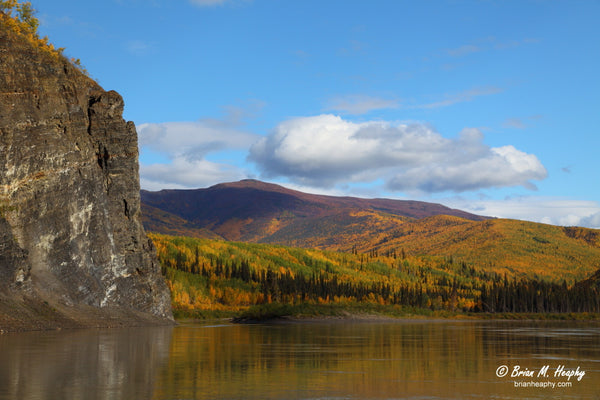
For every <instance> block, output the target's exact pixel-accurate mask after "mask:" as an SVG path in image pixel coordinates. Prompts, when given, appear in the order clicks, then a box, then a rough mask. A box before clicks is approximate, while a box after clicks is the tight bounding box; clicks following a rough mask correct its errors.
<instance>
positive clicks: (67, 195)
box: [0, 13, 172, 329]
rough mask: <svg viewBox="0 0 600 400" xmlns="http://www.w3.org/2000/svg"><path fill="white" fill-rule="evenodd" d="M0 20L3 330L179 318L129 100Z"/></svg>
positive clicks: (0, 306) (0, 288) (0, 281)
mask: <svg viewBox="0 0 600 400" xmlns="http://www.w3.org/2000/svg"><path fill="white" fill-rule="evenodd" d="M5 18H7V17H6V16H4V15H3V14H2V13H0V71H1V73H0V329H44V328H54V327H78V326H116V325H132V324H139V323H146V322H150V321H153V322H160V321H169V320H172V314H171V309H170V296H169V292H168V289H167V287H166V284H165V282H164V280H163V278H162V276H161V274H160V267H159V264H158V261H157V258H156V255H155V251H154V247H153V245H152V242H151V241H150V240H149V239H148V238H147V236H146V234H145V232H144V229H143V227H142V225H141V221H140V195H139V190H140V187H139V175H138V148H137V133H136V130H135V126H134V124H133V123H132V122H125V121H124V119H123V117H122V112H123V99H122V98H121V96H120V95H119V94H118V93H116V92H114V91H108V92H107V91H104V90H103V89H102V88H101V87H100V86H99V85H98V84H97V83H96V82H94V81H93V80H92V79H90V78H89V77H87V76H86V75H85V74H83V73H82V72H81V71H80V70H79V69H78V68H77V67H75V66H73V65H72V64H71V63H70V62H69V61H68V60H66V59H65V58H64V57H62V56H60V55H58V53H56V52H53V51H51V50H50V49H48V48H45V47H44V46H40V45H39V43H36V42H33V41H32V40H30V39H28V38H27V37H25V36H23V35H21V34H17V33H15V32H13V31H12V30H11V29H10V28H9V27H8V26H7V25H6V24H4V22H5V21H6V20H5Z"/></svg>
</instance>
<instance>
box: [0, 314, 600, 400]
mask: <svg viewBox="0 0 600 400" xmlns="http://www.w3.org/2000/svg"><path fill="white" fill-rule="evenodd" d="M524 398H530V399H549V398H556V399H565V398H572V399H600V323H597V322H573V321H553V322H533V321H525V322H522V321H521V322H516V321H420V320H402V321H369V322H365V321H354V322H353V321H337V320H333V321H310V322H301V323H296V322H286V323H273V324H258V325H238V324H230V323H227V322H223V321H218V322H212V323H202V324H181V325H179V326H176V327H157V328H154V327H153V328H130V329H112V330H76V331H52V332H28V333H11V334H4V335H0V399H29V400H37V399H61V400H62V399H156V400H167V399H169V400H171V399H173V400H174V399H261V400H264V399H311V400H316V399H332V400H334V399H335V400H338V399H524Z"/></svg>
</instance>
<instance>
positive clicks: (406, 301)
mask: <svg viewBox="0 0 600 400" xmlns="http://www.w3.org/2000/svg"><path fill="white" fill-rule="evenodd" d="M151 238H152V240H153V241H154V243H155V245H156V247H157V250H158V256H159V260H160V262H161V265H162V271H163V274H164V275H165V277H166V278H167V282H168V285H169V287H170V289H171V293H172V302H173V307H174V310H175V312H176V314H177V313H178V314H179V315H202V314H203V313H204V312H211V311H215V310H219V311H228V312H234V313H239V312H241V311H244V310H246V309H248V308H249V307H251V306H253V305H264V304H273V303H276V304H282V305H296V306H297V305H300V304H303V305H310V304H314V305H331V304H337V305H346V306H348V305H357V304H362V305H381V306H387V307H391V308H394V309H396V310H397V311H398V312H401V313H414V312H419V310H421V311H422V310H432V311H439V310H445V311H451V312H474V313H481V312H491V313H496V312H522V313H532V312H536V313H540V312H553V313H568V312H598V311H600V294H599V289H598V287H597V286H596V285H587V284H577V285H574V284H568V283H567V282H566V281H564V280H561V279H560V278H559V276H555V279H554V280H552V281H547V280H536V279H530V278H525V277H522V276H520V275H518V274H515V273H506V274H498V273H496V272H494V271H486V270H485V269H484V268H481V267H479V266H477V265H473V264H469V263H465V262H463V261H459V260H458V259H456V258H454V257H449V256H437V257H436V256H414V255H410V254H407V253H406V252H403V251H400V252H394V251H390V252H386V253H382V252H378V251H371V252H368V253H366V254H363V253H358V252H354V253H340V252H332V251H318V250H308V249H300V248H291V247H285V246H275V245H265V244H249V243H239V242H225V241H215V240H208V239H193V238H187V237H171V236H166V235H157V234H152V235H151Z"/></svg>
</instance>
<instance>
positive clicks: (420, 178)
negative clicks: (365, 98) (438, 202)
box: [249, 114, 547, 193]
mask: <svg viewBox="0 0 600 400" xmlns="http://www.w3.org/2000/svg"><path fill="white" fill-rule="evenodd" d="M249 160H250V161H253V162H255V163H256V164H257V165H258V166H259V168H260V169H261V170H262V172H263V175H264V176H265V177H268V178H272V177H277V176H285V177H287V178H288V179H290V180H292V181H293V182H295V183H296V184H302V185H309V186H314V187H333V186H335V185H336V184H340V183H348V182H374V181H376V180H378V179H382V180H384V181H385V182H386V185H387V186H388V188H389V189H392V190H398V191H409V192H410V191H414V192H428V193H432V192H443V191H454V192H462V191H469V190H478V189H483V188H490V187H506V186H519V185H520V186H525V187H528V188H534V186H533V184H532V183H531V182H530V181H531V180H539V179H544V178H545V177H546V174H547V172H546V169H545V168H544V166H543V165H542V164H541V163H540V161H539V160H538V159H537V157H535V156H534V155H532V154H526V153H524V152H521V151H519V150H517V149H515V148H514V147H512V146H504V147H498V148H490V147H489V146H486V145H485V144H484V143H483V134H482V132H481V131H479V130H478V129H472V128H471V129H465V130H463V131H462V132H461V133H460V135H459V136H458V137H457V138H455V139H447V138H444V137H443V136H441V135H440V134H439V133H438V132H436V131H435V130H434V129H433V128H432V127H430V126H428V125H425V124H418V123H414V124H392V123H389V122H382V121H370V122H363V123H354V122H349V121H346V120H344V119H342V118H340V117H338V116H334V115H329V114H325V115H319V116H315V117H303V118H294V119H290V120H288V121H285V122H283V123H281V124H279V125H278V126H277V127H276V128H275V130H274V131H273V132H272V133H271V134H270V135H268V136H266V137H263V138H261V139H260V140H259V141H258V142H257V143H256V144H254V145H253V146H252V147H251V148H250V156H249Z"/></svg>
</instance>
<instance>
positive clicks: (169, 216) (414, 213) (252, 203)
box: [141, 180, 485, 247]
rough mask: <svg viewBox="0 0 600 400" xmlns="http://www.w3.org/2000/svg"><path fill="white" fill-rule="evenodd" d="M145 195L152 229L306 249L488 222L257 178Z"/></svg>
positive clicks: (422, 205)
mask: <svg viewBox="0 0 600 400" xmlns="http://www.w3.org/2000/svg"><path fill="white" fill-rule="evenodd" d="M141 195H142V203H143V211H144V224H145V226H146V227H147V229H148V230H150V231H155V232H159V233H165V234H173V233H176V232H181V234H186V235H188V236H196V237H210V235H211V234H212V235H214V234H216V235H218V236H220V237H222V238H224V239H227V240H241V241H251V242H282V243H288V244H295V245H299V246H303V247H308V246H307V245H308V242H313V241H314V239H315V238H316V239H319V238H324V237H325V236H327V238H328V239H330V240H329V242H331V239H334V242H335V238H334V237H332V235H337V234H345V235H348V232H352V231H358V232H362V231H365V229H366V230H367V231H370V230H371V229H374V230H375V231H377V232H379V231H387V230H389V229H393V227H394V226H395V225H396V224H397V223H401V222H403V221H404V220H406V219H407V218H409V219H414V218H417V219H419V218H425V217H430V216H434V215H452V216H457V217H461V218H465V219H468V220H475V221H479V220H483V219H485V217H482V216H479V215H474V214H470V213H467V212H464V211H460V210H455V209H451V208H448V207H445V206H443V205H441V204H433V203H426V202H420V201H406V200H390V199H361V198H355V197H334V196H323V195H314V194H308V193H303V192H299V191H295V190H290V189H286V188H284V187H282V186H279V185H274V184H270V183H264V182H260V181H256V180H243V181H240V182H233V183H223V184H219V185H215V186H212V187H209V188H207V189H196V190H161V191H159V192H148V191H142V193H141ZM158 210H160V212H159V211H158ZM210 232H212V233H210ZM305 241H308V242H307V243H305ZM335 244H336V243H331V245H335ZM337 244H339V245H342V244H343V243H337Z"/></svg>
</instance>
